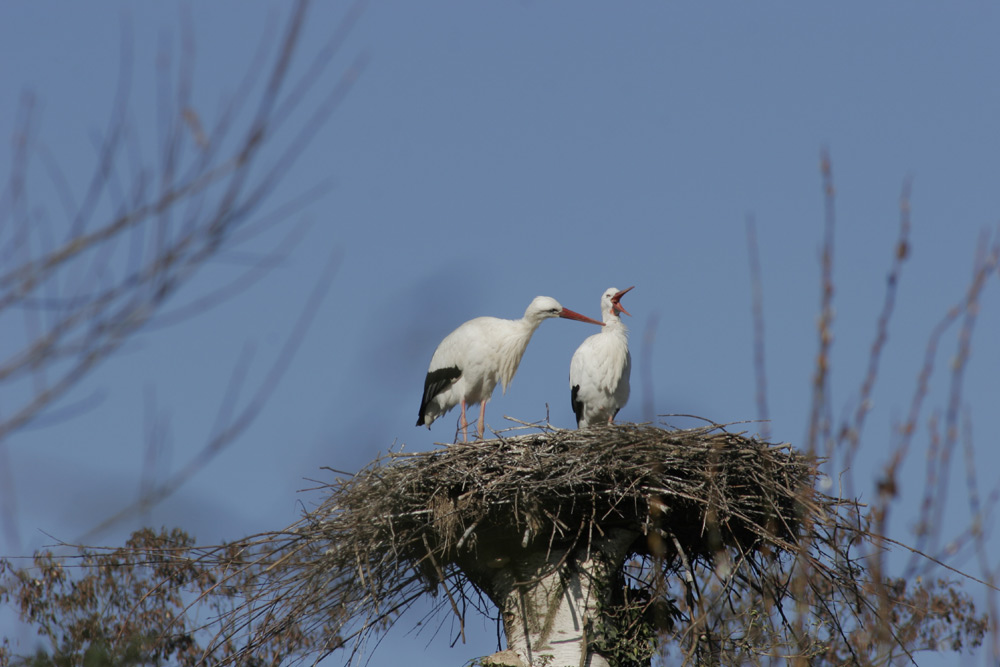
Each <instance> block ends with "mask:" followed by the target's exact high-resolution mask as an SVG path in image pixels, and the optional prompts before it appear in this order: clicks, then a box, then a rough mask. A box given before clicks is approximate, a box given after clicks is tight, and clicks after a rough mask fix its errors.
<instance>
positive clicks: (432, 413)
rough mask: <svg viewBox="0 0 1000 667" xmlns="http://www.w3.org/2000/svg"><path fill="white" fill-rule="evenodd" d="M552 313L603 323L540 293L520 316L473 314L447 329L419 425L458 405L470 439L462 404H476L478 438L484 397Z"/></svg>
mask: <svg viewBox="0 0 1000 667" xmlns="http://www.w3.org/2000/svg"><path fill="white" fill-rule="evenodd" d="M550 317H563V318H566V319H570V320H578V321H581V322H590V323H591V324H601V322H598V321H597V320H592V319H590V318H589V317H585V316H583V315H580V314H579V313H576V312H574V311H572V310H570V309H568V308H563V307H562V306H561V305H559V302H558V301H556V300H555V299H553V298H552V297H548V296H538V297H535V299H534V300H533V301H532V302H531V304H530V305H529V306H528V309H527V310H525V311H524V317H522V318H521V319H519V320H503V319H500V318H497V317H477V318H476V319H474V320H469V321H468V322H466V323H465V324H463V325H461V326H460V327H458V328H457V329H455V330H454V331H452V332H451V333H450V334H448V335H447V336H446V337H445V339H444V340H442V341H441V344H440V345H438V347H437V350H435V351H434V356H433V357H431V364H430V367H429V368H428V369H427V378H426V379H425V380H424V395H423V398H422V399H421V401H420V414H419V415H418V416H417V426H423V425H426V426H427V428H430V427H431V424H432V423H434V420H435V419H437V418H438V417H440V416H441V415H443V414H445V413H446V412H448V411H449V410H451V409H452V408H453V407H455V406H456V405H461V406H462V417H461V421H460V424H461V428H462V434H463V437H464V438H465V439H466V440H468V433H467V428H468V421H467V419H466V416H465V408H466V405H467V404H472V403H478V404H479V423H478V427H479V437H480V438H482V437H483V430H484V428H485V419H486V416H485V413H486V402H487V401H489V400H490V396H492V395H493V390H494V389H495V388H496V386H497V382H500V383H502V384H503V390H504V392H506V391H507V387H508V386H509V385H510V381H511V380H513V379H514V374H515V373H516V372H517V367H518V364H520V363H521V357H522V356H523V355H524V350H525V348H526V347H528V342H529V341H530V340H531V336H532V334H534V333H535V329H537V328H538V325H539V324H541V323H542V321H543V320H545V319H548V318H550Z"/></svg>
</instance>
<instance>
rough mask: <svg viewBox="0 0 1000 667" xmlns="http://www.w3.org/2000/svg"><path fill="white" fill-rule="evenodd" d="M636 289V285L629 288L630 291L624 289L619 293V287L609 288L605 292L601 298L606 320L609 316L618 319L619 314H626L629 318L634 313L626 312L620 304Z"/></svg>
mask: <svg viewBox="0 0 1000 667" xmlns="http://www.w3.org/2000/svg"><path fill="white" fill-rule="evenodd" d="M634 289H635V285H632V287H629V288H628V289H623V290H621V291H618V288H617V287H609V288H608V289H606V290H604V294H603V295H602V296H601V312H602V313H603V314H604V316H605V318H607V317H608V316H609V315H613V316H615V317H618V314H619V313H625V314H626V315H628V316H629V317H631V316H632V313H630V312H628V311H627V310H625V308H624V306H622V304H621V303H620V301H621V298H622V297H623V296H625V295H626V294H627V293H628V292H630V291H631V290H634Z"/></svg>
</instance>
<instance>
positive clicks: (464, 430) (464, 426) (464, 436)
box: [460, 398, 469, 442]
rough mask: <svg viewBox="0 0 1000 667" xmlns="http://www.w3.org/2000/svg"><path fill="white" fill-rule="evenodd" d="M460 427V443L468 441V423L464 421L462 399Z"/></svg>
mask: <svg viewBox="0 0 1000 667" xmlns="http://www.w3.org/2000/svg"><path fill="white" fill-rule="evenodd" d="M460 425H461V427H462V441H463V442H468V441H469V422H468V421H466V419H465V399H464V398H463V399H462V421H461V422H460Z"/></svg>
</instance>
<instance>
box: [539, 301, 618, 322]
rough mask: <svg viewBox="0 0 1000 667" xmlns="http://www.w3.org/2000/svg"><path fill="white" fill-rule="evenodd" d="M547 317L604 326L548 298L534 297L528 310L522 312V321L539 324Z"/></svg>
mask: <svg viewBox="0 0 1000 667" xmlns="http://www.w3.org/2000/svg"><path fill="white" fill-rule="evenodd" d="M549 317H562V318H565V319H567V320H577V321H578V322H589V323H591V324H599V325H601V326H604V323H603V322H598V321H597V320H592V319H590V318H589V317H587V316H586V315H581V314H580V313H578V312H576V311H573V310H570V309H569V308H563V307H562V305H561V304H560V303H559V302H558V301H556V300H555V299H553V298H552V297H550V296H536V297H535V298H534V300H533V301H532V302H531V303H530V304H528V309H527V310H526V311H524V319H526V320H528V321H529V322H533V323H537V322H541V321H542V320H544V319H547V318H549Z"/></svg>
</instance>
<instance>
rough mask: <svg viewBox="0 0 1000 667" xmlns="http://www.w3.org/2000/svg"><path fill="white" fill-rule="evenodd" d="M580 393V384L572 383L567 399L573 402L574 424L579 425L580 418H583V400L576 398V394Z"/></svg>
mask: <svg viewBox="0 0 1000 667" xmlns="http://www.w3.org/2000/svg"><path fill="white" fill-rule="evenodd" d="M579 393H580V385H578V384H577V385H573V391H571V392H570V395H569V400H570V403H572V404H573V414H575V415H576V426H577V428H579V427H580V420H581V419H583V401H580V400H577V398H576V395H577V394H579Z"/></svg>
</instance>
